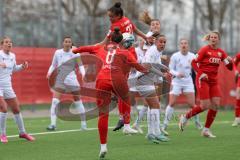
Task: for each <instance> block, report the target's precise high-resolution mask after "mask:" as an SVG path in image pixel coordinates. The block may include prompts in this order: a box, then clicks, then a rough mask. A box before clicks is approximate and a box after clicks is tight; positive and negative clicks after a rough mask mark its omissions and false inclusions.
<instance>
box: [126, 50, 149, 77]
mask: <svg viewBox="0 0 240 160" xmlns="http://www.w3.org/2000/svg"><path fill="white" fill-rule="evenodd" d="M135 52H136V55H137V62H138V63H142V62H143V59H144V54H145V51H144V50H142V49H141V48H140V47H137V48H135ZM136 73H137V71H136V70H135V69H132V70H131V72H130V74H129V79H131V78H135V77H136Z"/></svg>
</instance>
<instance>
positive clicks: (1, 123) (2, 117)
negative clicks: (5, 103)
mask: <svg viewBox="0 0 240 160" xmlns="http://www.w3.org/2000/svg"><path fill="white" fill-rule="evenodd" d="M6 121H7V113H3V112H0V132H1V135H6Z"/></svg>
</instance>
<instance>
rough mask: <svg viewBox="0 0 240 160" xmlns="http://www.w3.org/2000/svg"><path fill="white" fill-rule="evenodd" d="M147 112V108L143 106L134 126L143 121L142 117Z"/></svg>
mask: <svg viewBox="0 0 240 160" xmlns="http://www.w3.org/2000/svg"><path fill="white" fill-rule="evenodd" d="M147 110H148V107H147V106H143V107H142V108H141V109H140V110H139V114H138V117H137V120H136V122H135V123H136V124H137V125H140V123H141V121H142V120H143V117H144V115H145V113H146V112H147Z"/></svg>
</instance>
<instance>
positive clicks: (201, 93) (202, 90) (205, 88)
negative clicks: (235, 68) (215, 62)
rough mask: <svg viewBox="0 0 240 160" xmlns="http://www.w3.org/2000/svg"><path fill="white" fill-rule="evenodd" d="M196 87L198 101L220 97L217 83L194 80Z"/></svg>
mask: <svg viewBox="0 0 240 160" xmlns="http://www.w3.org/2000/svg"><path fill="white" fill-rule="evenodd" d="M196 87H197V94H198V97H199V98H200V100H205V99H211V98H213V97H221V92H220V89H219V85H218V83H217V81H215V82H212V81H207V80H201V81H199V78H196Z"/></svg>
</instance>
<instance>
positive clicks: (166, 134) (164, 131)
mask: <svg viewBox="0 0 240 160" xmlns="http://www.w3.org/2000/svg"><path fill="white" fill-rule="evenodd" d="M160 130H161V132H162V133H163V134H164V136H169V133H168V132H167V131H166V130H165V128H164V127H162V128H160Z"/></svg>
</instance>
